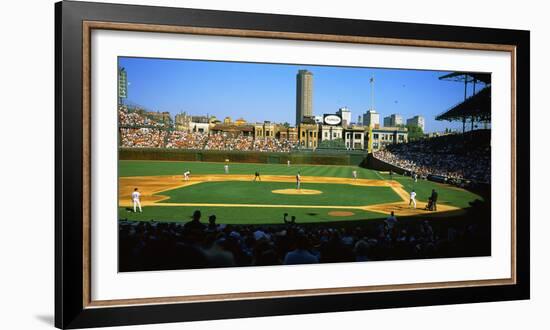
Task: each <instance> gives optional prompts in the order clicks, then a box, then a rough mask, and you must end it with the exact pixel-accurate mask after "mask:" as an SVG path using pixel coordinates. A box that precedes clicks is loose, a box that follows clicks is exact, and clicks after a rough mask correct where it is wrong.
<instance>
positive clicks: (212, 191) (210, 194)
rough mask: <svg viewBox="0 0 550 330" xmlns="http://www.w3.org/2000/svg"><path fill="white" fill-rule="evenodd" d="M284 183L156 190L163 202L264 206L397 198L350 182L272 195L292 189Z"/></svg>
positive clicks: (308, 186)
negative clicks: (306, 192) (307, 192)
mask: <svg viewBox="0 0 550 330" xmlns="http://www.w3.org/2000/svg"><path fill="white" fill-rule="evenodd" d="M294 188H295V184H294V183H290V182H288V183H286V182H252V181H250V182H243V181H224V182H203V183H200V184H195V185H192V186H189V187H183V188H177V189H173V190H169V191H164V192H162V193H160V194H161V195H165V196H169V197H170V199H169V200H164V201H163V203H212V204H268V205H284V204H287V205H339V206H364V205H371V204H381V203H391V202H398V201H400V200H401V199H400V198H399V196H398V195H397V194H396V193H395V192H394V191H393V190H392V189H391V188H389V187H364V186H354V185H350V184H333V183H326V184H322V183H304V184H302V185H301V188H303V189H314V190H319V191H322V192H323V193H322V194H319V195H282V194H274V193H272V192H271V191H272V190H275V189H294Z"/></svg>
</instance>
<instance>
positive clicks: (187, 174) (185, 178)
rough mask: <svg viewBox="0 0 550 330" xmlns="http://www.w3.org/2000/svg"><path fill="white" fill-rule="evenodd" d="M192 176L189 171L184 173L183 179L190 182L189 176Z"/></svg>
mask: <svg viewBox="0 0 550 330" xmlns="http://www.w3.org/2000/svg"><path fill="white" fill-rule="evenodd" d="M190 174H191V172H190V171H189V170H187V171H185V172H183V179H184V180H185V181H189V175H190Z"/></svg>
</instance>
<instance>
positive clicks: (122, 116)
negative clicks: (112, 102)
mask: <svg viewBox="0 0 550 330" xmlns="http://www.w3.org/2000/svg"><path fill="white" fill-rule="evenodd" d="M118 124H119V126H120V127H132V128H141V127H147V128H153V127H156V128H164V127H166V124H165V123H163V122H158V121H156V120H154V119H151V118H148V117H147V116H146V115H144V114H143V113H140V112H138V111H128V108H127V107H125V106H119V108H118Z"/></svg>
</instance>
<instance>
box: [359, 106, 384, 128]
mask: <svg viewBox="0 0 550 330" xmlns="http://www.w3.org/2000/svg"><path fill="white" fill-rule="evenodd" d="M363 125H365V126H369V127H376V128H378V127H380V114H379V113H378V112H376V111H375V110H368V111H367V112H366V113H364V114H363Z"/></svg>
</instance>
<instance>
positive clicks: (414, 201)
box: [409, 190, 416, 208]
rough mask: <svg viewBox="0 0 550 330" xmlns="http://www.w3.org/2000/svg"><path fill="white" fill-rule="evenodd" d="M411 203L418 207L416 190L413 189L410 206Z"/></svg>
mask: <svg viewBox="0 0 550 330" xmlns="http://www.w3.org/2000/svg"><path fill="white" fill-rule="evenodd" d="M411 204H412V205H413V208H416V192H415V191H414V190H413V191H411V199H410V200H409V208H410V207H411Z"/></svg>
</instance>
